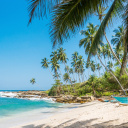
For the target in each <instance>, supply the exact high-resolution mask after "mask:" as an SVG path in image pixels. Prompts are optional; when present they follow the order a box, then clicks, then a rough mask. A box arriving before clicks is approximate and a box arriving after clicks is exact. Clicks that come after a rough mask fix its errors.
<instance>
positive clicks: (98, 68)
mask: <svg viewBox="0 0 128 128" xmlns="http://www.w3.org/2000/svg"><path fill="white" fill-rule="evenodd" d="M101 68H102V66H101V65H100V64H99V63H98V64H97V65H96V69H97V70H98V72H99V77H100V69H101Z"/></svg>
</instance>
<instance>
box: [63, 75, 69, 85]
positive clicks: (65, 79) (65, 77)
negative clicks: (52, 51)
mask: <svg viewBox="0 0 128 128" xmlns="http://www.w3.org/2000/svg"><path fill="white" fill-rule="evenodd" d="M63 79H64V81H65V82H66V84H67V83H68V82H69V81H70V80H69V79H70V78H69V75H68V73H65V74H64V75H63Z"/></svg>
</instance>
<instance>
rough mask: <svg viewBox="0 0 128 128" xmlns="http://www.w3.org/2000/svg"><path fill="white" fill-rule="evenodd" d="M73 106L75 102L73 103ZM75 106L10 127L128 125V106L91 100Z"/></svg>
mask: <svg viewBox="0 0 128 128" xmlns="http://www.w3.org/2000/svg"><path fill="white" fill-rule="evenodd" d="M73 106H75V104H73ZM76 106H77V108H74V109H71V110H70V111H68V112H64V113H57V114H55V115H53V116H50V117H48V118H46V119H42V120H37V121H35V122H31V123H25V124H24V125H19V126H15V127H12V128H86V127H87V128H99V127H103V128H104V127H107V128H122V127H128V111H127V110H128V106H119V105H118V104H113V103H109V102H106V103H103V102H99V101H93V102H89V103H85V104H76Z"/></svg>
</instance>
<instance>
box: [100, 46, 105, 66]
mask: <svg viewBox="0 0 128 128" xmlns="http://www.w3.org/2000/svg"><path fill="white" fill-rule="evenodd" d="M100 50H101V55H103V57H104V61H105V65H106V55H107V53H106V48H105V45H103V46H102V47H100Z"/></svg>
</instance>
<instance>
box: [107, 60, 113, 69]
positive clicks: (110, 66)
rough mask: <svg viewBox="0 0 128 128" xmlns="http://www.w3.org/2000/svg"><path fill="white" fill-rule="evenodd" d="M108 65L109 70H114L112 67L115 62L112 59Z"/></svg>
mask: <svg viewBox="0 0 128 128" xmlns="http://www.w3.org/2000/svg"><path fill="white" fill-rule="evenodd" d="M107 67H108V69H109V70H112V68H113V63H112V62H110V61H108V65H107Z"/></svg>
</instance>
